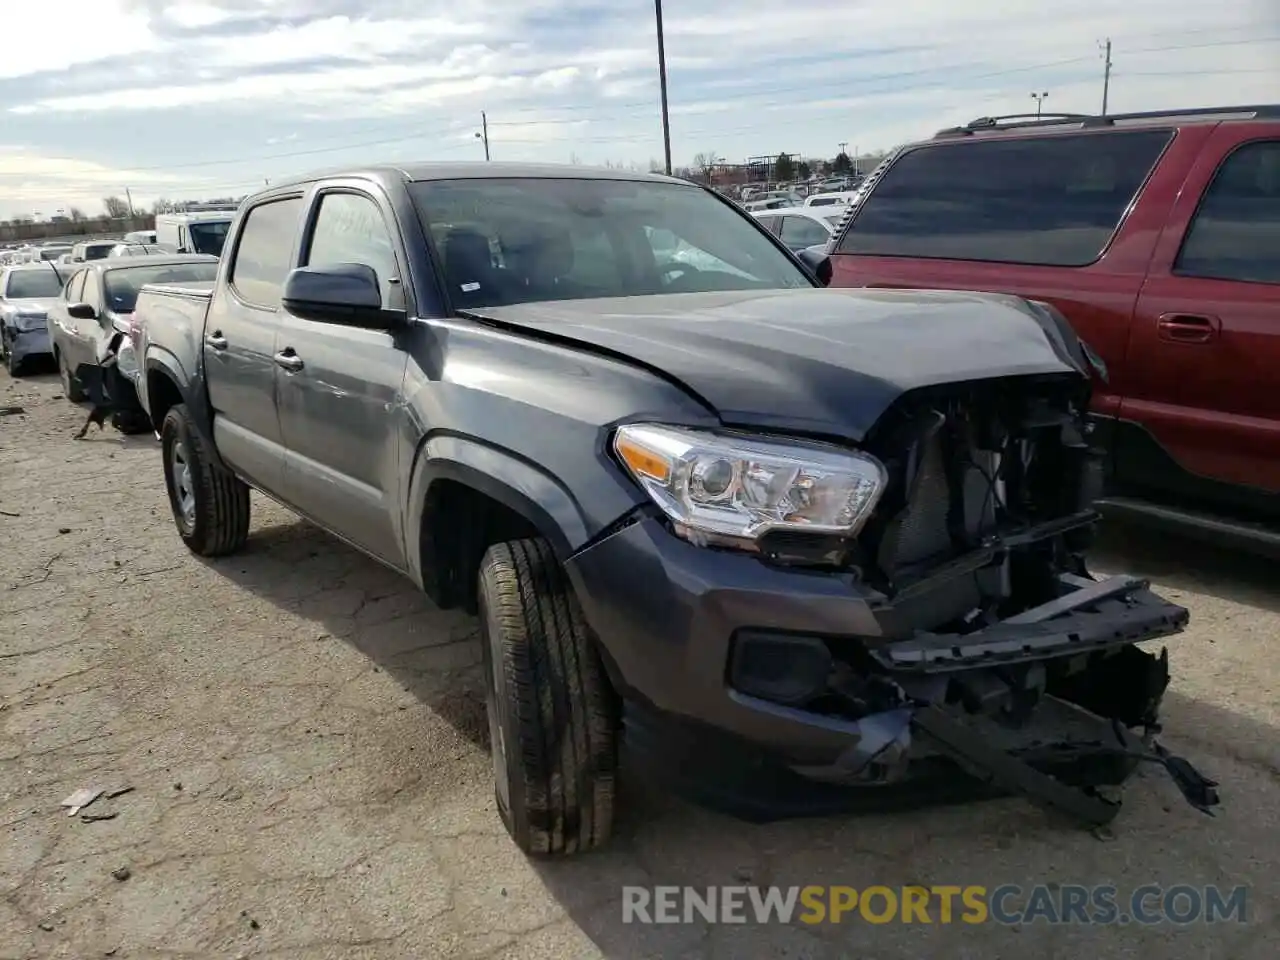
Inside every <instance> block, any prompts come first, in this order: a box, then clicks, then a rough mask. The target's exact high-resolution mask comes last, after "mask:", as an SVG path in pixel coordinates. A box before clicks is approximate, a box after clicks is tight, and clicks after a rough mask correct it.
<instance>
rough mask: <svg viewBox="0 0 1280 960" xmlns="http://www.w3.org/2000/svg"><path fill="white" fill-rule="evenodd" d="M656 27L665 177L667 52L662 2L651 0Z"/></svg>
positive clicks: (668, 153) (668, 155)
mask: <svg viewBox="0 0 1280 960" xmlns="http://www.w3.org/2000/svg"><path fill="white" fill-rule="evenodd" d="M653 12H654V17H655V19H656V20H657V25H658V86H659V88H660V89H661V91H662V150H663V156H664V158H665V159H666V169H667V176H671V120H670V118H669V117H668V116H667V50H666V45H665V44H664V42H663V39H662V0H653Z"/></svg>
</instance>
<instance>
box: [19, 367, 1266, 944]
mask: <svg viewBox="0 0 1280 960" xmlns="http://www.w3.org/2000/svg"><path fill="white" fill-rule="evenodd" d="M4 406H21V407H23V408H24V409H25V413H22V414H10V415H6V416H0V511H4V512H3V513H0V557H2V558H3V561H2V563H0V731H2V733H0V831H2V832H0V837H2V841H0V842H2V846H0V958H27V957H74V958H78V960H79V958H89V957H95V956H97V957H105V956H113V957H118V958H161V957H218V958H223V957H226V958H231V957H250V956H253V957H268V956H269V957H278V958H290V960H320V958H343V960H386V958H413V960H418V958H454V957H494V958H499V957H510V958H536V957H555V958H577V957H584V958H585V957H609V958H626V960H630V958H640V957H662V958H670V960H677V958H685V957H689V958H734V960H749V958H756V957H760V958H766V957H768V958H773V957H782V956H786V957H790V958H818V957H850V956H858V957H874V958H890V957H903V958H920V957H933V956H937V957H948V958H953V957H974V958H977V957H981V958H984V960H993V958H998V957H1025V956H1032V955H1036V954H1039V955H1041V956H1046V957H1062V958H1066V957H1079V956H1082V955H1088V956H1091V957H1097V958H1103V960H1108V958H1113V957H1139V956H1141V957H1142V958H1143V960H1163V958H1178V960H1182V958H1189V957H1197V958H1218V957H1221V958H1231V960H1252V958H1258V960H1261V958H1264V957H1267V958H1270V957H1274V956H1276V955H1277V939H1278V937H1280V934H1278V933H1277V927H1276V913H1275V902H1276V895H1277V888H1278V887H1280V841H1278V838H1280V831H1278V830H1277V819H1278V818H1280V776H1278V775H1277V769H1278V766H1277V765H1278V763H1280V746H1278V742H1277V737H1276V725H1277V720H1278V716H1280V714H1278V702H1280V685H1278V684H1277V680H1276V678H1277V674H1278V672H1280V667H1278V666H1277V663H1278V662H1280V658H1278V657H1277V655H1276V650H1275V648H1274V644H1275V643H1276V642H1277V638H1280V590H1277V589H1276V588H1274V587H1273V588H1272V589H1271V590H1270V591H1268V589H1267V588H1266V587H1265V581H1266V579H1267V574H1266V573H1265V572H1264V571H1265V567H1264V566H1263V565H1260V564H1257V563H1254V562H1251V561H1249V560H1247V559H1243V558H1239V557H1233V556H1230V555H1225V554H1220V553H1216V552H1213V551H1202V550H1196V552H1195V554H1194V555H1193V556H1192V557H1190V558H1188V557H1186V556H1185V555H1184V552H1185V551H1187V550H1188V549H1189V548H1188V545H1187V544H1185V543H1182V542H1181V541H1178V540H1175V539H1173V538H1169V537H1152V536H1150V535H1138V534H1135V533H1131V532H1128V531H1123V530H1118V531H1113V532H1112V534H1111V541H1112V542H1111V545H1110V546H1109V547H1108V548H1107V550H1106V552H1104V553H1102V554H1101V555H1100V556H1099V558H1098V562H1097V565H1098V566H1099V567H1100V568H1101V569H1105V570H1108V571H1114V570H1117V569H1122V568H1123V569H1131V570H1136V571H1138V572H1142V573H1148V574H1150V575H1152V576H1153V577H1154V579H1155V580H1156V582H1157V583H1158V584H1159V586H1160V587H1161V589H1163V590H1164V591H1165V592H1166V594H1167V595H1168V596H1170V597H1172V598H1175V599H1177V600H1178V601H1180V602H1183V603H1186V604H1187V605H1188V606H1189V607H1190V608H1191V610H1192V618H1193V625H1192V628H1191V629H1190V631H1189V632H1187V633H1186V634H1185V635H1184V636H1183V637H1180V638H1177V639H1175V640H1174V641H1173V642H1172V643H1171V645H1170V646H1171V656H1172V658H1173V663H1174V670H1175V674H1176V680H1175V686H1174V688H1173V690H1172V691H1171V692H1170V695H1169V697H1168V700H1167V710H1166V719H1167V728H1168V736H1167V738H1166V739H1167V742H1169V743H1170V745H1171V746H1172V747H1173V748H1175V749H1176V750H1178V751H1180V752H1183V753H1185V754H1187V755H1188V756H1190V757H1191V758H1192V759H1193V760H1194V761H1195V762H1196V763H1197V764H1198V765H1199V766H1200V767H1201V768H1202V769H1203V770H1205V771H1206V772H1207V773H1209V774H1210V775H1212V776H1214V777H1216V778H1217V779H1219V780H1220V781H1221V783H1222V793H1223V797H1224V802H1223V807H1222V808H1221V813H1220V815H1219V816H1218V817H1217V818H1208V817H1204V816H1202V815H1200V814H1198V813H1196V812H1194V811H1192V810H1191V809H1189V808H1188V807H1186V806H1185V805H1184V804H1183V803H1182V801H1181V799H1180V798H1178V797H1177V795H1176V793H1175V791H1174V789H1173V787H1172V785H1171V784H1170V783H1169V781H1168V780H1167V778H1165V777H1164V775H1163V774H1148V775H1146V776H1144V777H1142V778H1140V779H1137V780H1135V781H1133V782H1132V783H1131V785H1130V786H1129V788H1128V790H1127V793H1126V803H1125V809H1124V811H1123V812H1122V814H1121V816H1120V818H1119V819H1118V820H1117V822H1116V824H1115V828H1114V838H1113V839H1111V840H1109V841H1106V842H1104V841H1102V840H1099V839H1097V838H1095V837H1094V836H1092V835H1090V834H1089V833H1087V832H1083V831H1081V830H1079V829H1077V828H1075V827H1073V826H1071V825H1070V824H1064V823H1062V822H1061V821H1058V820H1055V819H1053V818H1051V817H1049V816H1047V815H1045V814H1043V813H1041V812H1039V811H1037V810H1035V809H1032V808H1030V807H1028V806H1027V805H1025V804H1024V803H1022V802H1020V801H1016V800H1008V801H997V802H992V803H985V804H979V805H970V806H958V807H951V808H946V809H935V810H929V811H925V812H916V813H910V814H903V813H900V814H897V815H891V814H886V815H876V816H859V817H846V818H833V819H823V820H811V821H804V822H789V823H780V824H773V825H769V826H749V825H745V824H742V823H738V822H736V821H732V820H729V819H726V818H725V817H722V816H719V815H717V814H714V813H710V812H707V811H705V810H702V809H698V808H694V807H691V806H689V805H687V804H685V803H682V802H680V801H677V800H675V799H672V798H671V797H666V796H660V795H657V794H656V793H654V792H653V791H648V790H645V789H644V787H643V785H642V784H638V783H635V782H630V781H628V782H624V793H623V796H624V802H625V805H626V806H625V810H624V812H623V814H622V821H621V823H620V826H619V834H618V837H617V840H616V842H615V843H614V844H613V845H612V847H610V848H609V849H608V850H606V851H604V852H601V853H599V854H596V855H592V856H589V857H584V858H581V859H578V860H575V861H572V862H567V863H559V864H550V865H546V864H539V865H534V864H531V863H530V862H528V861H526V860H525V859H524V858H523V857H522V856H520V855H519V853H518V852H517V851H516V849H515V847H514V846H513V845H512V844H511V843H510V842H509V841H508V840H507V838H506V836H505V834H504V832H503V830H502V826H501V824H500V823H499V820H498V817H497V815H496V813H495V811H494V804H493V799H492V784H491V778H490V768H489V763H488V758H487V754H486V749H485V744H484V741H485V735H486V734H485V729H486V728H485V723H484V707H483V699H482V693H481V685H480V680H479V676H478V671H477V664H478V661H479V651H478V649H477V646H476V633H475V627H474V624H473V623H472V622H471V621H470V620H469V619H468V618H466V617H465V616H462V615H459V614H454V613H441V612H439V611H437V610H434V609H433V608H432V607H431V605H430V604H429V603H428V602H426V601H425V600H424V599H423V598H422V597H421V596H419V595H418V594H416V593H415V592H414V590H413V589H412V588H411V586H410V585H409V584H408V583H407V582H403V581H401V580H399V579H397V578H396V577H395V576H394V575H393V574H391V573H389V572H387V571H385V570H384V569H382V568H381V567H379V566H378V565H376V564H374V563H373V562H371V561H369V560H367V559H365V558H364V557H362V556H360V555H358V554H356V553H355V552H353V551H352V550H350V549H348V548H347V547H345V546H343V545H341V544H339V543H337V542H335V541H333V540H331V539H330V538H328V537H326V536H325V535H323V534H320V533H318V532H316V531H315V530H313V529H310V528H308V527H307V526H305V525H303V524H301V523H299V522H297V521H296V520H294V519H293V518H292V517H291V516H290V515H289V514H288V513H286V512H285V511H284V510H282V509H280V508H278V507H276V506H274V505H272V504H269V503H268V502H266V501H264V500H262V499H260V498H256V497H255V500H254V504H253V507H254V522H253V533H252V536H251V539H250V543H249V546H248V549H247V550H246V552H245V553H244V554H243V555H241V556H238V557H234V558H230V559H226V560H221V561H218V562H211V563H202V562H201V561H200V560H198V559H196V558H195V557H193V556H191V555H190V554H189V553H188V552H187V551H186V550H185V548H184V547H183V546H182V544H181V542H180V541H179V539H178V537H177V535H176V533H175V532H174V530H173V525H172V522H171V520H170V517H169V515H168V507H167V503H166V501H165V496H164V488H163V482H162V480H161V473H160V469H161V468H160V458H159V452H158V449H157V445H156V444H155V442H154V440H152V439H151V438H149V437H143V438H128V439H125V438H121V437H120V436H119V435H118V434H116V433H114V432H112V431H110V430H108V431H106V432H103V433H97V432H94V433H91V434H90V435H89V439H88V440H86V441H84V442H80V443H76V442H73V441H72V440H71V435H72V433H73V432H74V430H75V429H76V428H77V427H78V426H79V423H80V421H81V418H82V417H83V415H84V412H83V410H81V409H79V408H75V407H73V406H71V405H70V404H69V403H68V402H67V401H66V400H64V399H62V398H61V397H60V389H59V387H58V385H57V383H56V380H55V378H53V377H52V376H43V375H42V376H35V377H30V378H25V379H23V380H21V381H18V382H13V381H10V380H9V379H8V378H7V377H6V375H5V374H3V372H0V407H4ZM12 514H17V516H12ZM1271 579H1272V580H1273V581H1274V577H1272V578H1271ZM85 786H96V787H102V788H104V789H110V788H114V787H117V786H119V787H124V786H129V787H133V788H134V789H133V791H132V792H130V793H126V794H124V795H121V796H119V797H116V798H114V799H110V800H108V799H102V800H99V801H98V802H97V803H95V804H93V805H92V806H91V807H89V808H88V810H87V811H85V812H86V813H88V814H95V815H100V816H102V815H110V814H115V816H114V818H112V819H102V820H97V821H92V822H84V821H82V820H81V819H80V817H78V816H77V817H68V816H67V815H66V812H65V811H63V810H60V809H59V806H58V804H59V802H60V801H61V800H62V799H63V798H64V797H66V796H67V795H69V794H70V793H71V792H72V791H74V790H76V789H77V788H80V787H85ZM125 870H127V871H128V873H127V874H126V873H124V872H123V871H125ZM113 871H115V872H116V876H113ZM117 877H126V879H123V880H122V879H117ZM744 882H749V883H760V884H768V883H776V884H784V885H785V884H793V883H794V884H850V885H854V886H865V885H868V884H873V883H876V884H888V885H890V886H895V885H901V884H905V883H923V884H985V885H987V886H988V887H993V886H996V885H998V884H1001V883H1017V884H1022V885H1024V886H1030V885H1032V884H1035V883H1054V884H1095V883H1101V882H1111V883H1114V884H1116V885H1117V886H1118V887H1119V888H1120V889H1121V890H1122V891H1123V890H1129V889H1132V888H1133V887H1136V886H1138V885H1140V884H1143V883H1147V882H1158V883H1163V884H1166V885H1172V884H1178V883H1185V884H1191V885H1195V886H1201V885H1205V884H1220V885H1224V886H1229V887H1230V886H1235V885H1238V884H1248V885H1250V886H1251V891H1250V900H1249V912H1250V916H1249V921H1250V922H1248V923H1247V924H1244V925H1239V924H1235V923H1229V924H1218V925H1216V926H1208V925H1204V924H1197V925H1192V926H1190V927H1187V928H1177V927H1174V926H1171V925H1161V926H1157V927H1139V926H1136V925H1128V926H1110V927H1105V928H1103V927H1080V926H1076V927H1066V926H1058V927H1050V926H1047V925H1044V924H1029V925H1027V926H1023V927H1004V926H998V925H995V924H990V925H983V926H965V925H959V924H957V925H941V924H934V925H912V926H905V925H891V926H870V925H867V924H866V923H864V922H862V921H856V920H855V921H853V922H851V923H846V924H843V925H839V926H830V927H819V928H809V927H800V926H798V925H797V926H792V927H780V926H770V927H759V926H754V925H749V926H724V925H721V926H710V927H709V926H706V925H702V924H691V925H676V926H649V927H637V926H634V925H630V926H626V925H623V924H622V922H621V909H620V887H621V886H622V885H623V884H628V883H638V884H646V885H656V884H681V883H689V884H696V885H699V886H702V885H708V884H741V883H744Z"/></svg>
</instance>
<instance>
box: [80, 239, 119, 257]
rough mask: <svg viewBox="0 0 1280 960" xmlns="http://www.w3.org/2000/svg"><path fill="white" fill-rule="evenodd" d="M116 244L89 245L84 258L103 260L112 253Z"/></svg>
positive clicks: (86, 247) (85, 249)
mask: <svg viewBox="0 0 1280 960" xmlns="http://www.w3.org/2000/svg"><path fill="white" fill-rule="evenodd" d="M114 246H115V244H114V243H94V244H88V245H86V246H85V248H84V258H85V259H86V260H102V259H104V258H105V257H106V256H107V254H109V253H110V252H111V248H112V247H114Z"/></svg>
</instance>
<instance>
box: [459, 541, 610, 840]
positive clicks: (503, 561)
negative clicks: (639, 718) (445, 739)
mask: <svg viewBox="0 0 1280 960" xmlns="http://www.w3.org/2000/svg"><path fill="white" fill-rule="evenodd" d="M479 592H480V637H481V644H482V647H483V655H484V665H485V679H486V686H487V692H488V713H489V732H490V738H491V741H492V743H491V750H492V751H493V766H494V776H495V779H496V781H497V782H496V785H495V794H496V796H497V800H498V812H499V814H500V815H501V816H502V822H503V823H504V824H505V825H506V828H507V832H508V833H509V834H510V835H511V838H512V839H513V840H514V841H515V842H516V845H517V846H519V847H520V849H521V850H523V851H524V852H525V853H527V854H530V855H535V856H539V855H540V856H565V855H568V854H573V853H580V852H585V851H587V850H591V849H594V848H597V847H600V846H602V845H603V844H604V843H605V842H606V841H607V840H608V839H609V836H610V834H611V833H612V830H613V806H614V786H615V777H616V774H617V768H618V723H617V716H618V708H617V700H616V697H615V695H614V693H613V691H612V689H611V688H610V686H609V682H608V679H607V678H606V677H605V674H604V667H603V665H602V664H601V662H600V655H599V652H598V651H597V650H596V647H595V643H594V639H593V637H592V635H591V632H590V629H589V628H588V626H587V623H586V620H585V619H584V617H583V615H582V609H581V607H580V606H579V605H578V600H577V597H576V596H575V595H574V593H573V587H572V585H571V584H570V583H569V580H568V577H567V576H566V575H565V572H564V570H563V568H562V567H561V566H560V564H559V563H558V562H557V561H556V558H555V555H554V554H553V553H552V550H551V547H550V545H549V544H548V543H547V542H546V541H544V540H517V541H513V542H511V543H500V544H497V545H495V546H493V547H490V548H489V550H488V551H487V552H486V553H485V555H484V559H483V560H482V561H481V564H480V575H479Z"/></svg>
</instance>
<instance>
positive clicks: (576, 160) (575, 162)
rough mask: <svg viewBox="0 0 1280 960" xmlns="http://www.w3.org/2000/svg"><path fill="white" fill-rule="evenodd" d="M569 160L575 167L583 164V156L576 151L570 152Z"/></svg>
mask: <svg viewBox="0 0 1280 960" xmlns="http://www.w3.org/2000/svg"><path fill="white" fill-rule="evenodd" d="M569 162H570V163H571V164H573V165H574V166H575V167H577V166H581V164H582V158H581V157H579V156H578V155H577V154H576V153H574V152H570V153H569Z"/></svg>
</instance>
